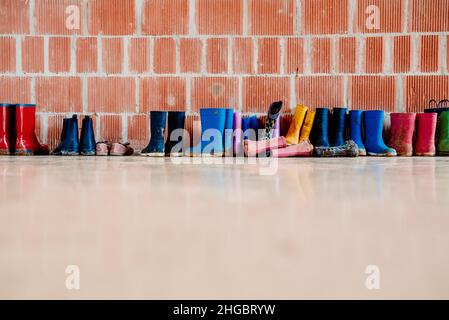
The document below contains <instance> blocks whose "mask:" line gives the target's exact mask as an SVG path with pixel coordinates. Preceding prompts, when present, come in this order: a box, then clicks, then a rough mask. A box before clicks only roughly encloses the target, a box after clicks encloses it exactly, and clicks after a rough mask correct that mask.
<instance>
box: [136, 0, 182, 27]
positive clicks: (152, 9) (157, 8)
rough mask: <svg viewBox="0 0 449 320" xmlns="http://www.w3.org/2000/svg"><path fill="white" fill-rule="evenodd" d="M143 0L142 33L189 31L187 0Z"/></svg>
mask: <svg viewBox="0 0 449 320" xmlns="http://www.w3.org/2000/svg"><path fill="white" fill-rule="evenodd" d="M143 1H144V2H143V10H142V11H143V14H142V33H143V34H151V35H176V34H187V33H188V32H189V0H143Z"/></svg>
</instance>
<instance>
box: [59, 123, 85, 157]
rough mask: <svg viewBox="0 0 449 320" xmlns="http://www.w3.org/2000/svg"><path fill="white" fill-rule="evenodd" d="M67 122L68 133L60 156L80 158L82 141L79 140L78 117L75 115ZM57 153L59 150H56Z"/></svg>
mask: <svg viewBox="0 0 449 320" xmlns="http://www.w3.org/2000/svg"><path fill="white" fill-rule="evenodd" d="M64 120H65V121H66V132H65V135H64V139H62V141H61V145H60V147H61V149H60V154H61V155H63V156H78V155H79V154H80V140H79V138H78V116H77V115H73V117H72V118H70V119H64ZM56 151H57V150H56Z"/></svg>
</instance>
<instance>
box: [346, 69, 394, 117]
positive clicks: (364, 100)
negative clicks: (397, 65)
mask: <svg viewBox="0 0 449 320" xmlns="http://www.w3.org/2000/svg"><path fill="white" fill-rule="evenodd" d="M349 91H350V92H349V97H350V107H351V109H353V110H356V109H360V110H385V111H388V112H392V111H395V99H396V84H395V78H394V77H381V76H354V77H352V78H351V79H350V84H349Z"/></svg>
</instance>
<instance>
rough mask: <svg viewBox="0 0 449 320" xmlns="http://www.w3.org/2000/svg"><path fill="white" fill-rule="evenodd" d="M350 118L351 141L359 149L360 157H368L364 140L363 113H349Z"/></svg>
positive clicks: (357, 111) (353, 111)
mask: <svg viewBox="0 0 449 320" xmlns="http://www.w3.org/2000/svg"><path fill="white" fill-rule="evenodd" d="M349 118H350V129H351V130H350V139H351V140H352V141H354V142H355V143H356V144H357V146H358V147H359V156H366V149H365V145H364V144H363V138H362V123H363V111H362V110H352V111H351V112H350V113H349Z"/></svg>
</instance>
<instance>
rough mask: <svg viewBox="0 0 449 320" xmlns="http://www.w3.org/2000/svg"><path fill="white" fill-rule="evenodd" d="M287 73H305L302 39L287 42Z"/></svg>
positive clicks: (292, 39) (289, 39)
mask: <svg viewBox="0 0 449 320" xmlns="http://www.w3.org/2000/svg"><path fill="white" fill-rule="evenodd" d="M285 71H286V72H287V73H296V74H298V73H303V72H304V40H303V39H302V38H288V39H287V40H286V50H285Z"/></svg>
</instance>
